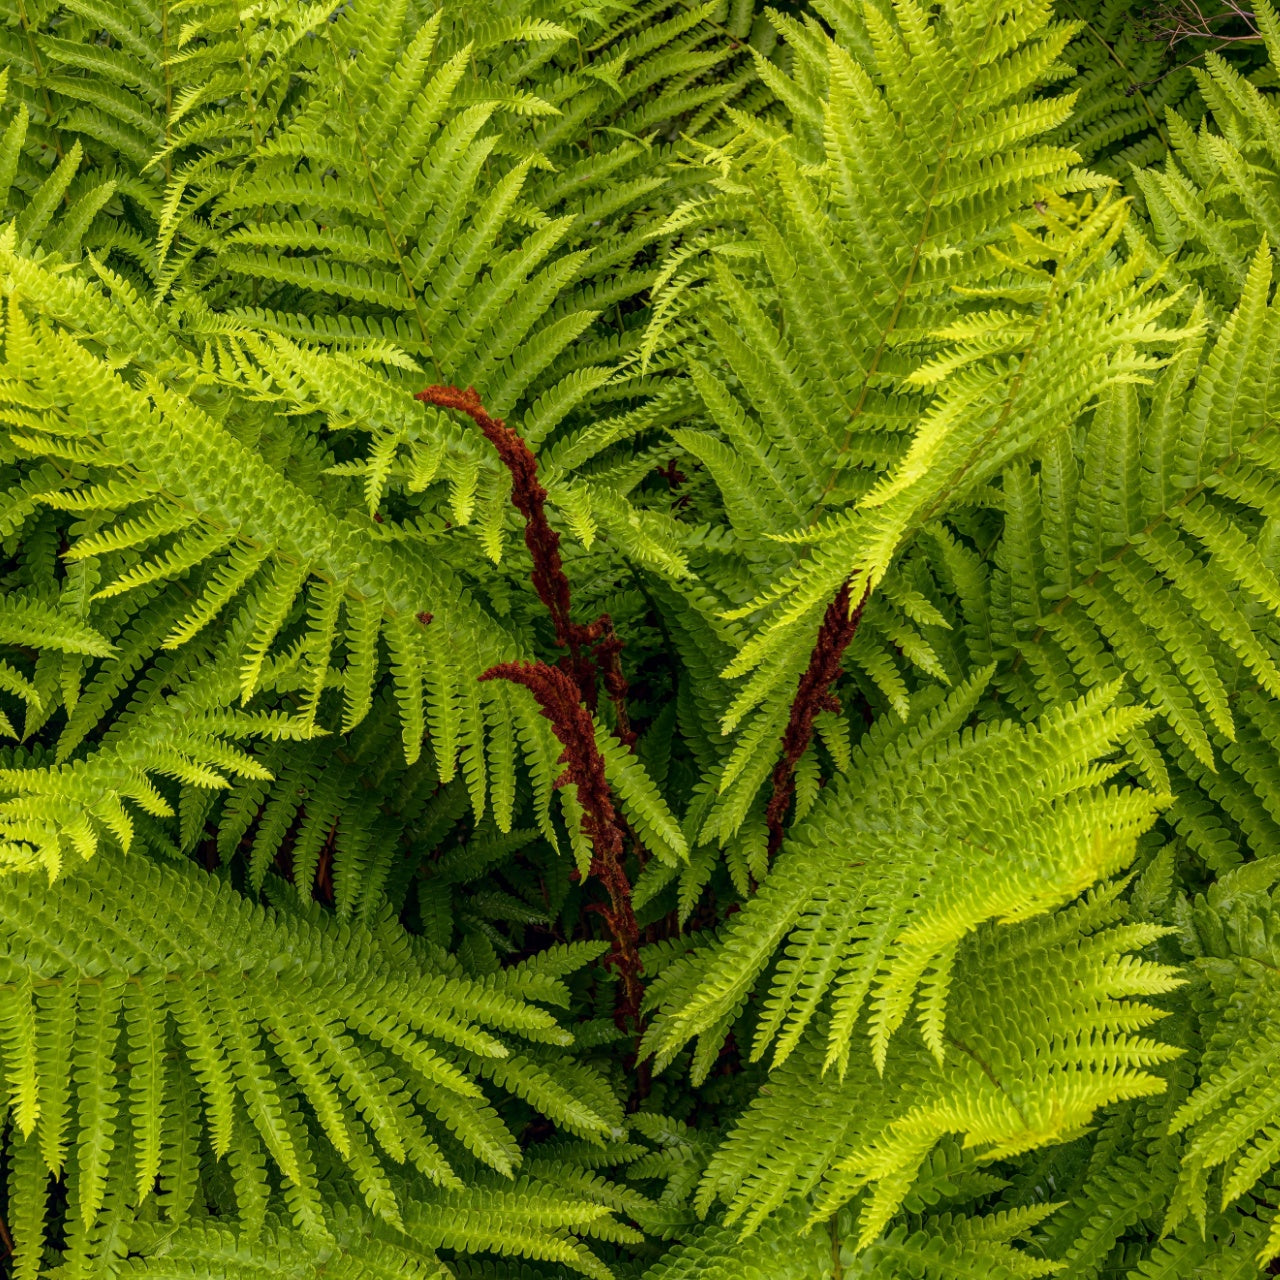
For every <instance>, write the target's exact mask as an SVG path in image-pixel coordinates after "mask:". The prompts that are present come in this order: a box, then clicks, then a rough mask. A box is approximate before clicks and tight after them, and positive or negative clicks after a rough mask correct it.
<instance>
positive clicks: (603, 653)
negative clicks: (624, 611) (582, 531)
mask: <svg viewBox="0 0 1280 1280" xmlns="http://www.w3.org/2000/svg"><path fill="white" fill-rule="evenodd" d="M414 398H415V399H417V400H422V401H424V402H425V403H427V404H433V405H435V406H436V407H437V408H440V409H456V410H457V411H458V412H460V413H465V414H466V415H467V416H468V417H469V418H470V419H471V420H472V421H473V422H474V423H475V424H476V426H478V427H479V428H480V430H481V431H482V432H483V433H484V437H485V439H486V440H488V441H489V443H490V444H491V445H493V447H494V449H495V451H496V452H497V454H498V457H499V459H501V461H502V465H503V466H504V467H506V468H507V470H508V471H509V472H510V473H511V505H512V506H514V507H515V509H516V510H517V511H518V512H520V514H521V515H522V516H523V517H524V541H525V546H527V547H528V548H529V554H530V555H531V556H532V557H533V573H532V575H531V580H532V582H533V587H534V590H535V591H537V593H538V598H539V599H540V600H541V601H542V603H543V604H544V605H546V607H547V612H548V613H549V614H550V615H551V622H552V625H553V626H554V627H555V634H556V643H557V644H558V645H561V646H563V647H564V648H566V649H568V650H569V653H568V656H567V659H566V660H563V661H562V662H561V664H560V665H561V666H562V667H565V668H566V669H567V670H568V672H569V674H570V676H571V677H572V678H573V681H574V683H575V684H576V685H577V687H578V696H579V697H580V698H581V700H582V701H583V702H585V703H586V704H587V706H588V707H590V708H591V710H592V711H594V710H595V707H596V674H597V670H598V671H599V673H600V675H601V676H602V677H603V680H604V686H605V690H606V692H607V693H608V694H609V698H610V700H611V701H612V703H613V706H614V710H615V711H616V713H617V720H618V738H619V739H620V740H621V741H622V743H623V744H624V745H625V746H628V747H630V746H633V745H634V744H635V740H636V738H635V734H634V733H633V732H632V731H631V723H630V719H629V717H628V715H627V705H626V696H627V682H626V678H625V677H624V676H623V674H622V665H621V661H620V655H621V653H622V641H621V640H620V639H618V636H617V634H616V632H615V631H614V629H613V620H612V619H611V618H610V617H609V615H608V614H607V613H602V614H601V615H600V616H599V617H598V618H597V619H596V620H595V621H594V622H590V623H585V624H583V623H578V622H574V621H573V618H572V617H571V611H572V595H571V593H570V588H569V579H568V578H567V577H566V576H565V572H564V562H563V561H562V560H561V558H560V535H559V534H558V533H557V532H556V531H555V530H554V529H553V528H552V527H551V523H550V521H548V519H547V491H546V490H545V489H544V488H543V487H542V484H541V482H540V481H539V479H538V460H537V459H536V458H535V457H534V456H533V453H532V451H531V450H530V449H529V446H528V445H527V444H525V442H524V440H523V439H522V438H521V437H520V434H519V432H517V431H516V430H515V429H514V428H512V427H509V426H507V424H506V423H505V422H504V421H503V420H502V419H501V418H494V417H491V416H490V415H489V413H488V412H487V411H486V409H485V407H484V404H483V403H482V402H481V400H480V397H479V395H478V394H477V393H476V389H475V388H474V387H468V388H467V389H466V390H465V391H463V390H462V389H461V388H459V387H451V386H435V385H433V386H430V387H427V388H426V389H425V390H423V391H419V392H418V394H417V395H416V396H415V397H414Z"/></svg>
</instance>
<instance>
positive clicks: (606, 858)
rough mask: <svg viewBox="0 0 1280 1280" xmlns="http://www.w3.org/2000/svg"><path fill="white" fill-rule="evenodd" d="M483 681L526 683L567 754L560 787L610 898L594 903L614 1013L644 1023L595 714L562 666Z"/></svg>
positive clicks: (541, 665) (635, 940)
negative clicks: (605, 933) (613, 980)
mask: <svg viewBox="0 0 1280 1280" xmlns="http://www.w3.org/2000/svg"><path fill="white" fill-rule="evenodd" d="M480 679H481V680H510V681H511V682H512V683H514V684H519V685H523V686H524V687H525V688H526V689H528V690H529V692H530V693H532V694H533V696H534V698H535V699H537V702H538V707H539V710H540V711H541V713H542V715H544V716H545V717H546V718H547V719H548V720H550V721H551V728H552V730H553V731H554V733H555V735H556V738H557V739H558V740H559V742H560V744H561V746H562V747H563V748H564V750H563V751H562V752H561V753H560V757H559V763H561V764H563V765H564V766H565V770H564V772H563V773H562V774H561V775H560V777H558V778H557V779H556V783H555V785H556V786H557V787H562V786H565V785H566V784H567V783H573V785H574V786H575V787H577V789H578V803H579V804H580V805H581V806H582V830H583V833H584V834H585V835H586V837H587V839H588V840H589V841H590V842H591V853H592V857H591V874H592V875H593V876H595V877H596V879H598V880H599V881H600V883H601V884H603V885H604V887H605V889H606V891H607V892H608V894H609V902H608V905H605V904H604V903H598V904H593V905H592V906H591V907H590V908H589V910H593V911H597V912H599V914H600V915H601V917H602V918H603V919H604V922H605V925H606V926H607V927H608V930H609V933H610V934H611V935H612V937H613V950H612V951H611V952H610V954H609V956H608V957H607V959H606V961H605V963H606V964H608V965H611V966H612V967H613V968H615V969H616V970H617V971H618V977H619V978H620V979H621V981H622V999H621V1000H620V1001H619V1002H618V1006H617V1008H616V1010H615V1011H614V1018H615V1021H616V1022H617V1024H618V1027H619V1028H620V1029H625V1027H626V1025H627V1023H628V1022H631V1023H632V1025H633V1026H638V1025H639V1021H640V999H641V996H642V994H643V992H642V989H641V986H640V971H641V963H640V951H639V944H640V929H639V926H638V925H637V924H636V913H635V910H634V908H633V907H632V905H631V885H630V883H629V881H628V880H627V870H626V865H625V861H624V858H625V853H624V850H625V847H626V846H625V834H624V830H623V827H622V824H621V820H620V819H619V817H618V814H617V812H616V810H615V809H614V807H613V796H612V794H611V793H610V791H609V783H608V781H607V780H606V779H605V773H604V757H603V756H602V755H601V754H600V749H599V748H598V747H597V746H596V737H595V728H594V726H593V724H592V721H591V714H590V712H588V711H587V710H586V709H585V708H584V707H583V705H582V699H581V698H580V697H579V690H578V687H577V685H576V684H575V683H574V681H573V679H572V678H571V677H570V676H569V675H568V674H567V673H566V672H565V671H563V670H561V669H560V668H559V667H552V666H549V665H548V664H547V663H545V662H503V663H500V664H499V665H498V666H496V667H491V668H490V669H489V670H488V671H486V672H485V673H484V674H483V675H482V676H481V677H480Z"/></svg>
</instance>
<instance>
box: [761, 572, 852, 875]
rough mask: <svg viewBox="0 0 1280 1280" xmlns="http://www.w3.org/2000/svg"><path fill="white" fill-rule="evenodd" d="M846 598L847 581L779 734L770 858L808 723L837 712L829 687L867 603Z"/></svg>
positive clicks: (769, 816) (808, 735) (809, 734)
mask: <svg viewBox="0 0 1280 1280" xmlns="http://www.w3.org/2000/svg"><path fill="white" fill-rule="evenodd" d="M849 595H850V592H849V584H848V583H847V582H846V583H844V584H843V585H842V586H841V588H840V590H839V591H837V592H836V594H835V598H834V599H833V600H832V601H831V603H830V604H829V605H827V612H826V614H825V615H824V616H823V619H822V626H820V627H819V628H818V638H817V639H816V640H815V641H814V644H813V651H812V652H811V653H810V654H809V665H808V666H807V667H806V668H805V672H804V674H803V675H802V676H801V677H800V683H799V685H798V686H797V687H796V696H795V699H794V700H793V701H792V703H791V715H790V717H789V718H788V720H787V727H786V729H785V730H784V731H783V734H782V758H781V759H780V760H779V761H778V763H777V765H775V766H774V770H773V794H772V795H771V796H770V797H769V807H768V808H767V809H766V810H765V820H766V821H767V823H768V827H769V855H770V857H772V856H773V854H775V853H777V851H778V847H779V846H780V845H781V844H782V832H783V827H782V824H783V820H784V819H785V818H786V816H787V810H788V809H789V808H790V807H791V797H792V796H793V795H794V794H795V789H796V765H797V764H799V762H800V757H801V756H803V755H804V753H805V752H806V751H807V750H808V749H809V743H810V742H811V741H812V739H813V722H814V721H815V720H816V719H817V718H818V712H820V711H836V712H838V711H839V710H840V704H839V702H837V701H836V699H835V696H834V695H833V694H832V692H831V686H832V685H833V684H835V682H836V679H837V677H838V676H839V675H840V661H841V659H842V658H843V657H844V651H845V650H846V649H847V648H848V647H849V641H850V640H852V639H853V636H854V632H856V631H857V629H858V623H859V622H860V621H861V620H862V610H863V609H864V608H865V606H866V603H867V597H866V595H865V594H864V595H863V596H862V598H861V599H860V600H859V601H858V603H857V606H856V607H855V608H854V609H852V610H850V608H849Z"/></svg>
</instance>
